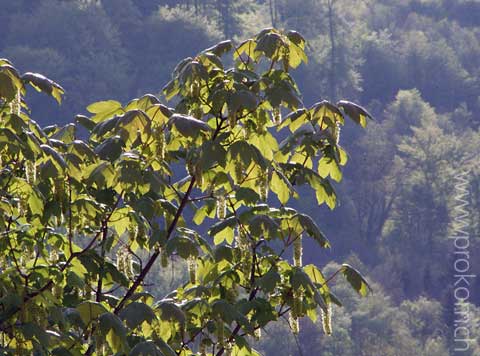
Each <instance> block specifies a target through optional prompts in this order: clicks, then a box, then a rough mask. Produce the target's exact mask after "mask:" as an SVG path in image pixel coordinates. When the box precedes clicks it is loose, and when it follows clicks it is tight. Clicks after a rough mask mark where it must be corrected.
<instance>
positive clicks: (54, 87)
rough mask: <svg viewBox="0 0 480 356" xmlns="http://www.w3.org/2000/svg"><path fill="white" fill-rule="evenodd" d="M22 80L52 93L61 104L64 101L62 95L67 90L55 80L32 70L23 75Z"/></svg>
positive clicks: (40, 90)
mask: <svg viewBox="0 0 480 356" xmlns="http://www.w3.org/2000/svg"><path fill="white" fill-rule="evenodd" d="M22 80H23V81H24V82H25V83H29V84H30V85H31V86H32V87H34V88H35V89H36V90H37V91H39V92H44V93H47V94H49V95H51V96H52V97H54V98H55V100H57V102H58V103H59V104H61V103H62V95H63V94H65V90H64V89H63V88H62V87H61V86H60V85H59V84H57V83H55V82H54V81H53V80H50V79H48V78H47V77H45V76H43V75H41V74H38V73H30V72H27V73H25V74H24V75H22Z"/></svg>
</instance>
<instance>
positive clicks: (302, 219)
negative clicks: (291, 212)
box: [295, 214, 331, 248]
mask: <svg viewBox="0 0 480 356" xmlns="http://www.w3.org/2000/svg"><path fill="white" fill-rule="evenodd" d="M295 218H297V219H298V221H299V223H300V225H301V226H302V227H303V228H304V229H305V232H306V233H307V234H308V235H309V236H311V237H312V238H313V239H314V240H315V241H317V242H318V243H319V244H320V246H321V247H323V248H329V247H330V246H331V245H330V242H329V241H328V240H327V238H326V237H325V235H323V233H322V232H321V231H320V228H319V227H318V225H317V224H316V223H315V221H313V219H312V218H311V217H310V216H308V215H305V214H297V215H296V216H295Z"/></svg>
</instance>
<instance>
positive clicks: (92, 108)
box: [87, 100, 122, 122]
mask: <svg viewBox="0 0 480 356" xmlns="http://www.w3.org/2000/svg"><path fill="white" fill-rule="evenodd" d="M121 107H122V104H121V103H119V102H118V101H115V100H105V101H97V102H96V103H93V104H90V105H88V106H87V110H88V112H90V113H92V114H101V113H105V112H112V111H116V110H117V109H120V108H121ZM96 122H98V121H96Z"/></svg>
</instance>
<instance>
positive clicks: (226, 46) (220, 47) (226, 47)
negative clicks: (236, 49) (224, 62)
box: [203, 40, 233, 57]
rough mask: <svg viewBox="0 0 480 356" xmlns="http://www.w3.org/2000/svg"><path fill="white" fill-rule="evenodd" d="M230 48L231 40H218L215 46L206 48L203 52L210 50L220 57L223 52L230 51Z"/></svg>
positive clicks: (231, 46)
mask: <svg viewBox="0 0 480 356" xmlns="http://www.w3.org/2000/svg"><path fill="white" fill-rule="evenodd" d="M232 48H233V45H232V41H230V40H227V41H222V42H219V43H217V44H216V45H215V46H212V47H210V48H207V49H206V50H204V51H203V52H212V53H213V54H215V55H216V56H218V57H220V56H222V55H224V54H225V53H228V52H230V51H231V50H232Z"/></svg>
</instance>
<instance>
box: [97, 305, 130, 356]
mask: <svg viewBox="0 0 480 356" xmlns="http://www.w3.org/2000/svg"><path fill="white" fill-rule="evenodd" d="M99 325H100V331H101V333H102V334H103V335H104V336H105V338H106V340H107V343H108V345H109V346H110V348H111V349H112V351H113V352H115V353H116V352H120V351H124V350H125V348H126V347H127V330H126V329H125V326H124V325H123V323H122V321H121V320H120V318H119V317H118V316H116V315H115V314H113V313H104V314H102V315H100V317H99Z"/></svg>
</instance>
